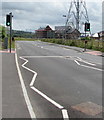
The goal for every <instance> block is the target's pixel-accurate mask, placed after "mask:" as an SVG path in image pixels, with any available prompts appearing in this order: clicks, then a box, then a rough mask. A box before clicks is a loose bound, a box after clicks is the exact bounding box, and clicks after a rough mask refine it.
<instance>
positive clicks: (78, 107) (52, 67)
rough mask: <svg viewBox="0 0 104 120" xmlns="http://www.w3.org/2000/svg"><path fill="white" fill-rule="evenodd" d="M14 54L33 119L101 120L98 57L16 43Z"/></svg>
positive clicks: (52, 46)
mask: <svg viewBox="0 0 104 120" xmlns="http://www.w3.org/2000/svg"><path fill="white" fill-rule="evenodd" d="M16 52H17V62H18V64H19V69H20V75H22V78H23V79H22V80H23V81H24V85H25V88H26V91H27V96H28V97H29V101H30V103H31V106H32V109H33V112H34V114H35V117H36V118H47V120H48V118H60V119H61V118H62V119H65V118H68V119H70V118H102V71H103V70H102V58H101V57H100V56H94V55H90V54H86V53H83V52H79V51H77V50H73V49H67V48H65V47H64V46H61V45H55V44H52V43H45V42H40V41H31V42H29V41H18V42H16ZM22 87H23V86H22ZM24 94H25V93H24ZM25 100H26V98H25ZM28 109H29V108H28ZM30 114H31V110H30ZM32 115H33V114H31V117H32Z"/></svg>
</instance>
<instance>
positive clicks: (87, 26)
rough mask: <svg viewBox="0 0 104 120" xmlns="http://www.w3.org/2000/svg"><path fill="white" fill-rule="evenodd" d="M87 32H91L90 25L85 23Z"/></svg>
mask: <svg viewBox="0 0 104 120" xmlns="http://www.w3.org/2000/svg"><path fill="white" fill-rule="evenodd" d="M85 31H90V23H85Z"/></svg>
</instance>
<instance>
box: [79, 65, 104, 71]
mask: <svg viewBox="0 0 104 120" xmlns="http://www.w3.org/2000/svg"><path fill="white" fill-rule="evenodd" d="M80 66H83V67H87V68H91V69H94V70H98V71H101V72H102V71H104V70H102V69H99V68H95V67H91V66H87V65H80Z"/></svg>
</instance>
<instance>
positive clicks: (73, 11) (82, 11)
mask: <svg viewBox="0 0 104 120" xmlns="http://www.w3.org/2000/svg"><path fill="white" fill-rule="evenodd" d="M86 22H87V23H89V17H88V12H87V7H86V2H85V1H84V0H72V1H71V3H70V8H69V11H68V15H67V20H66V23H65V24H66V26H71V27H72V28H73V29H77V30H78V31H80V30H81V29H82V26H83V25H84V24H85V23H86Z"/></svg>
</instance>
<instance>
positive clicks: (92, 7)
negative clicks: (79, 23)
mask: <svg viewBox="0 0 104 120" xmlns="http://www.w3.org/2000/svg"><path fill="white" fill-rule="evenodd" d="M3 1H5V2H3V3H2V5H3V8H2V21H1V20H0V23H3V24H5V16H6V14H8V13H9V12H12V13H13V16H14V17H13V29H22V30H26V29H34V30H35V29H38V28H39V27H42V26H46V25H47V24H49V25H50V26H51V27H52V28H54V26H56V25H64V24H65V20H66V18H64V17H62V16H63V15H67V13H68V9H69V6H70V2H69V1H70V0H61V1H60V0H53V1H51V2H50V0H49V1H48V0H43V2H40V1H42V0H40V1H39V0H38V2H37V1H35V2H32V1H29V0H28V2H23V1H22V2H19V1H18V2H17V1H15V0H14V2H10V0H9V2H7V0H3ZM44 1H45V2H44ZM46 1H48V2H46ZM88 1H89V0H87V2H86V3H87V8H88V14H89V18H90V21H91V24H92V25H91V27H92V31H93V32H96V31H101V17H102V10H101V9H102V7H101V2H97V1H98V0H97V1H96V0H95V1H96V2H92V3H91V1H93V0H91V1H90V2H88ZM99 1H101V0H99ZM95 25H97V27H95Z"/></svg>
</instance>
